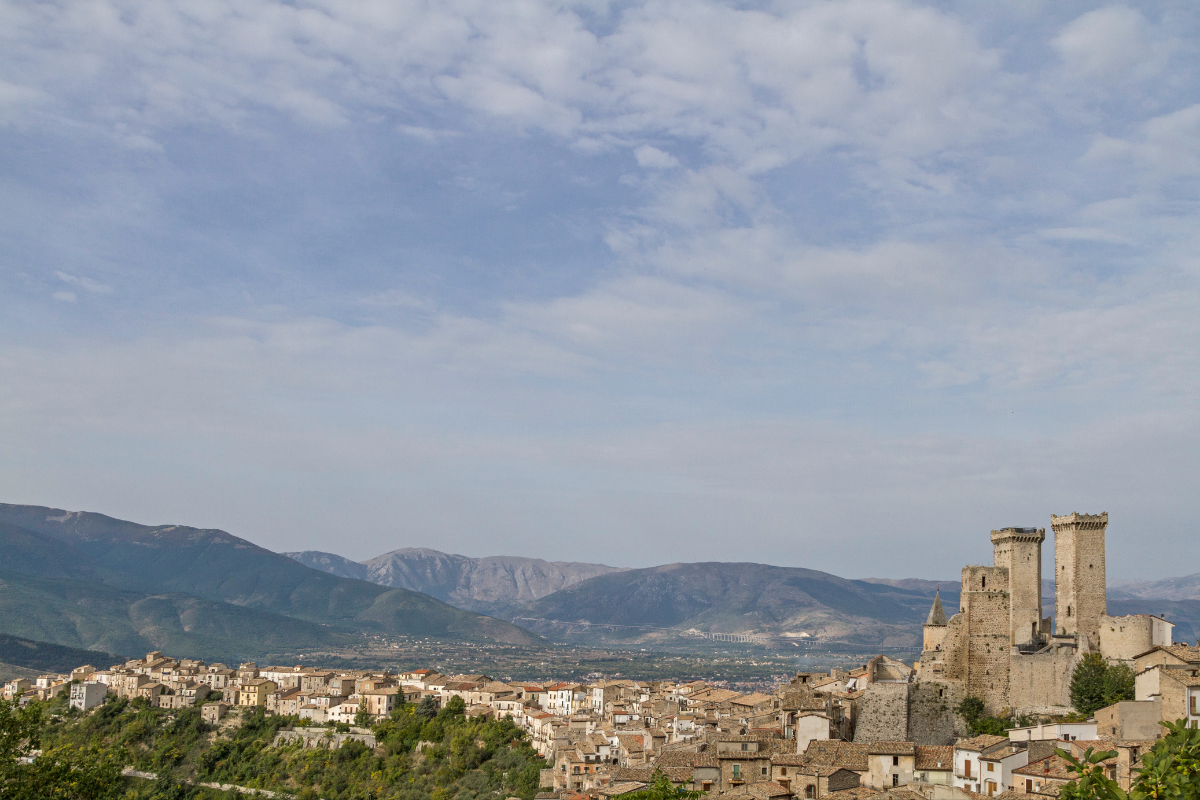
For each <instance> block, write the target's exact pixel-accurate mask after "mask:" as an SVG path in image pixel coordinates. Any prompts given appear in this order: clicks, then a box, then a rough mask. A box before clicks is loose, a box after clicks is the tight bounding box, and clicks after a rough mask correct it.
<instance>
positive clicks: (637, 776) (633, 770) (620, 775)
mask: <svg viewBox="0 0 1200 800" xmlns="http://www.w3.org/2000/svg"><path fill="white" fill-rule="evenodd" d="M652 777H654V767H621V768H620V769H617V770H616V771H614V772H613V775H612V779H613V781H614V782H619V781H641V782H642V783H649V782H650V779H651V778H652Z"/></svg>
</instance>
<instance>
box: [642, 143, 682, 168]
mask: <svg viewBox="0 0 1200 800" xmlns="http://www.w3.org/2000/svg"><path fill="white" fill-rule="evenodd" d="M633 155H634V157H635V158H637V162H638V166H640V167H646V168H648V169H671V168H672V167H677V166H679V159H678V158H676V157H675V156H673V155H671V154H670V153H668V152H665V151H663V150H659V149H658V148H657V147H652V146H651V145H648V144H644V145H642V146H641V147H637V148H635V149H634V151H633Z"/></svg>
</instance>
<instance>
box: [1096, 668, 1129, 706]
mask: <svg viewBox="0 0 1200 800" xmlns="http://www.w3.org/2000/svg"><path fill="white" fill-rule="evenodd" d="M1132 699H1133V670H1132V669H1130V668H1129V667H1127V666H1126V665H1124V664H1113V665H1110V666H1109V668H1108V671H1107V672H1105V673H1104V705H1105V706H1111V705H1112V704H1113V703H1120V702H1122V701H1124V700H1132ZM1103 707H1104V706H1101V708H1103Z"/></svg>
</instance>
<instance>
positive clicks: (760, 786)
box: [743, 781, 792, 800]
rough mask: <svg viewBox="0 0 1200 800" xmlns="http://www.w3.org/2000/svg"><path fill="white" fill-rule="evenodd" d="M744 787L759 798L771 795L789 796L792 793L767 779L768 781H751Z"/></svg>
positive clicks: (761, 799)
mask: <svg viewBox="0 0 1200 800" xmlns="http://www.w3.org/2000/svg"><path fill="white" fill-rule="evenodd" d="M743 789H744V790H745V792H746V793H747V794H749V795H750V796H751V797H756V798H758V800H767V798H770V797H788V796H790V795H791V794H792V793H791V792H790V791H788V790H787V789H785V788H783V787H782V786H780V785H779V784H778V783H773V782H771V781H767V782H766V783H750V784H747V785H745V786H744V787H743Z"/></svg>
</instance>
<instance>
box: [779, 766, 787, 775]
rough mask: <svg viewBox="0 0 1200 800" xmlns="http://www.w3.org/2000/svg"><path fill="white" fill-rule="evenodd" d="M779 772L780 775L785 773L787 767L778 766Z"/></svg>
mask: <svg viewBox="0 0 1200 800" xmlns="http://www.w3.org/2000/svg"><path fill="white" fill-rule="evenodd" d="M779 774H780V775H787V767H780V768H779Z"/></svg>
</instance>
